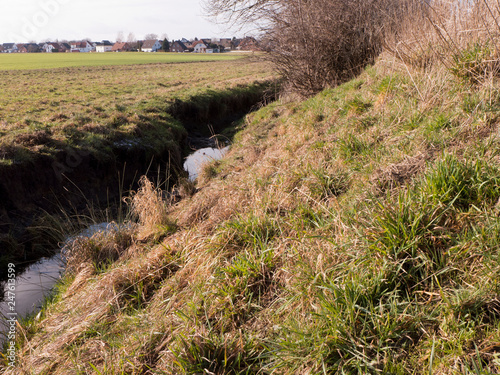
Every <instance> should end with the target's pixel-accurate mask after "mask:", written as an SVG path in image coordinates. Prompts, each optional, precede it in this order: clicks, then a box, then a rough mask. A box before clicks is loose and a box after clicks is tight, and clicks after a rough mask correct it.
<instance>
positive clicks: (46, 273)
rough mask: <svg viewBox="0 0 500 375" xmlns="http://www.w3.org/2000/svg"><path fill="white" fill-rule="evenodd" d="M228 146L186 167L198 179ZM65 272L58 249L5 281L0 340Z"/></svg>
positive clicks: (195, 157)
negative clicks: (206, 165)
mask: <svg viewBox="0 0 500 375" xmlns="http://www.w3.org/2000/svg"><path fill="white" fill-rule="evenodd" d="M228 149H229V148H228V147H225V148H214V147H206V148H202V149H200V150H197V151H195V152H193V153H192V154H191V155H189V156H188V157H187V158H186V161H185V163H184V169H185V170H186V172H188V173H189V179H190V180H195V179H196V178H197V177H198V174H199V173H200V171H201V169H202V168H203V165H204V164H206V163H207V162H210V161H214V160H218V159H221V158H222V157H223V156H224V155H225V153H226V152H227V151H228ZM109 225H112V224H109V223H101V224H96V225H92V226H90V227H89V228H87V229H86V230H84V231H83V232H82V233H80V234H79V236H89V237H90V236H92V235H93V234H94V233H97V232H99V231H105V230H109V229H110V228H109ZM63 271H64V260H63V256H62V255H61V253H60V252H58V253H57V254H56V255H54V256H53V257H50V258H42V259H41V260H39V261H38V262H37V263H34V264H32V265H31V266H30V267H28V268H27V269H26V270H24V271H23V273H21V274H19V275H17V274H16V277H15V282H14V281H11V284H9V282H6V283H5V285H4V290H3V293H4V298H3V300H2V302H0V320H1V324H0V343H1V342H2V341H4V339H5V337H6V335H7V333H8V331H9V319H12V320H14V319H15V320H19V318H21V317H25V316H26V315H28V314H33V313H37V312H38V311H39V310H40V309H41V307H42V304H43V301H44V299H45V298H46V297H47V296H48V295H49V293H50V291H51V290H52V289H53V287H54V285H55V284H56V282H57V281H58V280H59V279H60V277H61V275H62V273H63ZM12 280H14V279H12ZM13 285H14V286H15V287H13ZM12 320H11V321H12Z"/></svg>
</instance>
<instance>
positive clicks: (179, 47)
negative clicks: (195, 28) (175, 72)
mask: <svg viewBox="0 0 500 375" xmlns="http://www.w3.org/2000/svg"><path fill="white" fill-rule="evenodd" d="M188 51H189V49H188V47H186V45H185V44H184V43H183V42H182V41H180V40H177V41H175V42H172V44H171V45H170V52H188Z"/></svg>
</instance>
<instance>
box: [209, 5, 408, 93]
mask: <svg viewBox="0 0 500 375" xmlns="http://www.w3.org/2000/svg"><path fill="white" fill-rule="evenodd" d="M406 1H410V0H206V1H205V9H206V11H207V12H208V14H209V15H210V16H211V17H212V18H213V19H215V20H217V22H224V23H226V24H229V25H248V24H252V25H257V27H258V28H259V30H260V31H261V35H262V37H263V39H265V43H264V44H265V45H266V46H267V49H268V51H269V52H270V53H269V57H270V59H271V60H272V61H273V62H274V64H275V66H276V68H277V70H278V71H279V72H280V73H281V75H282V76H283V77H284V79H285V84H286V86H287V88H289V89H290V90H292V91H294V92H296V93H299V94H300V95H303V96H309V95H312V94H315V93H317V92H318V91H320V90H322V89H324V88H325V87H328V86H333V85H337V84H339V83H341V82H343V81H345V80H347V79H350V78H352V77H353V76H355V75H356V74H358V73H359V72H360V71H361V70H362V69H363V68H364V67H365V66H366V65H367V64H370V63H372V62H373V61H374V58H375V57H376V56H377V55H378V54H379V53H380V51H381V50H382V40H383V38H382V35H383V32H384V30H385V27H386V26H387V24H391V27H394V23H395V22H397V19H398V15H399V14H400V13H401V9H402V8H401V7H400V5H401V4H402V3H404V2H406Z"/></svg>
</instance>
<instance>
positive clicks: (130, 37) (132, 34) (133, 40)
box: [127, 33, 137, 45]
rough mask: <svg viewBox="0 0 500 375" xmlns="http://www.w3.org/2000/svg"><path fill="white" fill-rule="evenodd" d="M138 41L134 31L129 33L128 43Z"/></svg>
mask: <svg viewBox="0 0 500 375" xmlns="http://www.w3.org/2000/svg"><path fill="white" fill-rule="evenodd" d="M136 42H137V38H136V37H135V35H134V33H129V34H128V36H127V43H129V44H130V45H132V44H135V43H136Z"/></svg>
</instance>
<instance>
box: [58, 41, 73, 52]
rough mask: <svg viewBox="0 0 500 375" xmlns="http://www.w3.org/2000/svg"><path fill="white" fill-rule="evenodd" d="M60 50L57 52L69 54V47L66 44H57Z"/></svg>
mask: <svg viewBox="0 0 500 375" xmlns="http://www.w3.org/2000/svg"><path fill="white" fill-rule="evenodd" d="M59 46H60V47H61V50H60V51H59V52H70V51H71V46H70V45H69V44H68V43H59Z"/></svg>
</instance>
